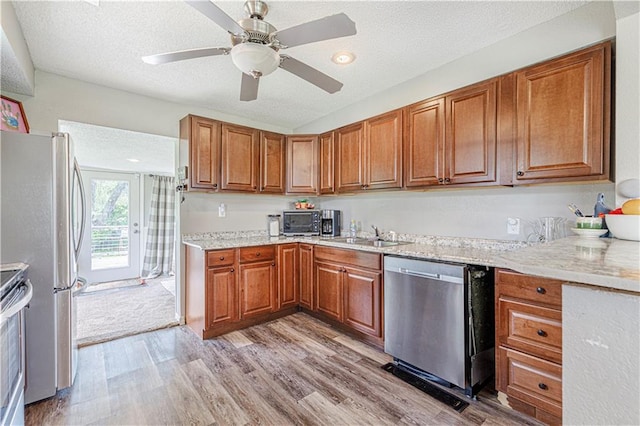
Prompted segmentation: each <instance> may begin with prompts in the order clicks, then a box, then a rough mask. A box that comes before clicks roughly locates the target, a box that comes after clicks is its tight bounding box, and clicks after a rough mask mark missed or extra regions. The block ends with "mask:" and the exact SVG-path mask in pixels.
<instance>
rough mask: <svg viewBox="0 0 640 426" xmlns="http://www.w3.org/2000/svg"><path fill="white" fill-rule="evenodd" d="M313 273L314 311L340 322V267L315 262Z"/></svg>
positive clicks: (341, 278) (341, 271)
mask: <svg viewBox="0 0 640 426" xmlns="http://www.w3.org/2000/svg"><path fill="white" fill-rule="evenodd" d="M315 272H316V274H315V276H316V302H315V310H316V311H318V312H320V313H322V314H324V315H326V316H328V317H329V318H333V319H335V320H336V321H340V322H342V280H343V275H342V273H343V269H342V266H340V265H335V264H332V263H322V262H316V263H315Z"/></svg>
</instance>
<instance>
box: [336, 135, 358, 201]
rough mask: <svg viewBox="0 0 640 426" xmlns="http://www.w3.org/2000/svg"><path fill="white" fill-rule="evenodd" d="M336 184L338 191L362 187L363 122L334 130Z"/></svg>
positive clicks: (354, 189)
mask: <svg viewBox="0 0 640 426" xmlns="http://www.w3.org/2000/svg"><path fill="white" fill-rule="evenodd" d="M335 133H336V145H337V146H336V180H337V182H336V185H337V189H338V192H350V191H360V190H362V189H364V186H363V185H364V176H363V171H364V164H363V161H364V131H363V123H356V124H354V125H351V126H347V127H343V128H342V129H338V130H336V132H335Z"/></svg>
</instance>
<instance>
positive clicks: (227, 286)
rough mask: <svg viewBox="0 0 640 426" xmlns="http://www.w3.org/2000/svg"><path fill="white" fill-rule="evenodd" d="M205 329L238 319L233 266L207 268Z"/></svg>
mask: <svg viewBox="0 0 640 426" xmlns="http://www.w3.org/2000/svg"><path fill="white" fill-rule="evenodd" d="M205 294H206V316H207V317H206V328H205V329H206V330H208V329H210V328H212V327H215V326H216V325H218V324H220V323H225V322H232V321H236V320H237V319H238V299H237V286H236V274H235V269H234V268H233V266H228V267H223V268H208V269H207V289H206V292H205Z"/></svg>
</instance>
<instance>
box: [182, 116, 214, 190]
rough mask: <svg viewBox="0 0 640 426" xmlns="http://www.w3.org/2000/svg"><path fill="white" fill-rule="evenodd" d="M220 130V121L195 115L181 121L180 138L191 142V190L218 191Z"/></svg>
mask: <svg viewBox="0 0 640 426" xmlns="http://www.w3.org/2000/svg"><path fill="white" fill-rule="evenodd" d="M220 129H221V123H220V122H219V121H215V120H211V119H208V118H203V117H197V116H194V115H188V116H186V117H184V118H183V119H182V120H181V121H180V138H181V139H184V140H188V141H189V168H190V169H191V170H190V171H189V177H190V182H189V186H190V189H191V188H193V189H206V190H216V189H218V185H219V180H220V169H219V164H220V136H221V134H220Z"/></svg>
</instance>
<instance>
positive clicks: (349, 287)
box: [344, 268, 382, 337]
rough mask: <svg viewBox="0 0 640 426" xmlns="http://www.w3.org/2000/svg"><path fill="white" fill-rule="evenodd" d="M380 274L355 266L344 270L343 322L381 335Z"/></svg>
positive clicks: (375, 335)
mask: <svg viewBox="0 0 640 426" xmlns="http://www.w3.org/2000/svg"><path fill="white" fill-rule="evenodd" d="M381 296H382V274H381V273H380V272H374V271H367V270H363V269H356V268H345V272H344V323H345V324H346V325H348V326H350V327H352V328H354V329H355V330H358V331H361V332H363V333H366V334H369V335H371V336H374V337H382V313H381V309H382V300H381V299H382V298H381Z"/></svg>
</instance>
